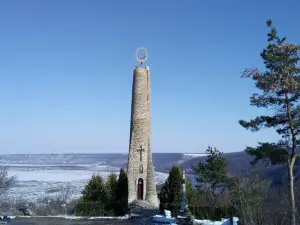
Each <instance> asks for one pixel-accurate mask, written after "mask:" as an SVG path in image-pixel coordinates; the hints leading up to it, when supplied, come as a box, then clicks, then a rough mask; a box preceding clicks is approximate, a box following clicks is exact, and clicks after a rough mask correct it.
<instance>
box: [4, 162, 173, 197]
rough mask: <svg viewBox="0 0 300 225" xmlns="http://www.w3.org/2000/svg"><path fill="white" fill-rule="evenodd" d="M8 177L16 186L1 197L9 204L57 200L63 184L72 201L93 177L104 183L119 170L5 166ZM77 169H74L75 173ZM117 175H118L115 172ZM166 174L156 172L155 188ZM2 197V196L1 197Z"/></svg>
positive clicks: (79, 167)
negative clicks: (14, 181)
mask: <svg viewBox="0 0 300 225" xmlns="http://www.w3.org/2000/svg"><path fill="white" fill-rule="evenodd" d="M8 166H9V167H10V170H9V175H10V176H16V178H17V183H16V185H15V186H14V187H13V188H11V189H10V190H9V191H8V192H7V194H6V195H5V196H4V198H5V200H11V201H20V200H25V201H31V202H32V201H36V200H38V199H42V198H45V197H49V196H57V195H58V194H59V193H60V192H61V190H62V189H63V187H65V185H66V183H68V184H69V185H70V186H71V189H72V192H73V195H72V198H79V197H80V196H81V192H82V190H83V188H84V186H85V185H86V183H87V182H88V180H89V179H90V178H91V176H92V175H93V174H100V175H101V176H102V177H103V179H107V177H108V176H109V175H110V174H111V173H112V172H115V171H119V168H116V167H110V166H93V165H91V166H89V165H85V168H82V165H78V167H76V166H73V168H72V169H66V168H69V167H62V166H57V165H53V166H52V165H42V164H40V165H26V166H24V164H18V165H16V164H15V165H8ZM76 168H77V169H76ZM115 173H116V174H118V172H115ZM167 177H168V174H166V173H161V172H156V182H157V184H162V183H163V182H165V180H166V179H167ZM2 197H3V196H2Z"/></svg>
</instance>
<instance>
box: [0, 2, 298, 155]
mask: <svg viewBox="0 0 300 225" xmlns="http://www.w3.org/2000/svg"><path fill="white" fill-rule="evenodd" d="M299 12H300V1H298V0H286V1H275V0H252V1H250V0H248V1H246V0H245V1H242V0H232V1H230V0H227V1H224V0H219V1H214V0H209V1H208V0H193V1H192V0H188V1H183V0H182V1H176V0H163V1H162V0H151V1H141V0H140V1H135V0H128V1H123V0H119V1H116V0H109V1H108V0H107V1H104V0H89V1H79V0H52V1H38V0H34V1H33V0H27V1H21V0H19V1H16V0H9V1H1V2H0V78H1V79H0V153H68V152H81V153H84V152H87V153H107V152H122V153H126V152H127V151H128V142H129V123H130V103H131V85H132V72H133V69H134V66H135V65H137V62H136V61H135V56H134V54H135V50H136V48H137V47H139V46H145V47H146V48H147V49H148V52H149V60H148V61H147V64H149V65H150V68H151V79H152V80H151V82H152V83H151V85H152V133H153V137H152V140H153V152H204V151H205V149H206V148H207V146H208V145H212V146H216V147H218V148H219V150H221V151H223V152H233V151H242V150H244V148H245V146H246V145H248V146H252V145H255V144H256V143H257V142H258V141H274V140H277V138H278V136H277V134H275V132H273V131H271V130H265V131H261V132H259V133H251V132H250V131H247V130H245V129H244V128H242V127H241V126H240V125H239V124H238V120H239V119H248V118H252V117H254V116H256V115H258V114H259V113H261V112H264V111H263V110H260V109H257V108H253V107H251V106H249V97H250V95H251V94H252V93H253V92H254V91H255V89H254V87H253V86H254V85H253V83H252V82H251V81H250V80H242V79H241V78H240V72H242V71H243V70H244V68H245V67H252V66H258V67H259V68H263V64H262V60H261V58H260V52H261V51H262V49H263V48H264V47H265V46H266V43H267V36H266V34H267V32H268V29H267V27H266V23H265V22H266V20H267V19H269V18H272V19H273V22H274V25H275V26H276V27H277V29H278V31H279V33H280V34H282V35H284V36H287V38H288V40H289V41H291V42H296V43H300V29H299V28H300V24H299V22H300V13H299Z"/></svg>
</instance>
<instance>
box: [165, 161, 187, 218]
mask: <svg viewBox="0 0 300 225" xmlns="http://www.w3.org/2000/svg"><path fill="white" fill-rule="evenodd" d="M182 183H183V179H182V171H181V169H180V167H179V165H174V166H173V167H172V169H171V170H170V173H169V177H168V179H167V180H166V182H165V183H164V185H163V187H162V189H161V192H160V207H161V210H163V209H168V210H171V211H172V212H174V211H176V210H178V209H179V208H180V203H181V193H182Z"/></svg>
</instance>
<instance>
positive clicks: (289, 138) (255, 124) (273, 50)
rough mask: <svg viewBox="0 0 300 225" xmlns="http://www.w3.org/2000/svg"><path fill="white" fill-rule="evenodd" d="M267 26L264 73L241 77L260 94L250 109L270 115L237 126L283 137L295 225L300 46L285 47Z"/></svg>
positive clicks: (251, 72) (246, 73)
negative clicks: (268, 30)
mask: <svg viewBox="0 0 300 225" xmlns="http://www.w3.org/2000/svg"><path fill="white" fill-rule="evenodd" d="M267 26H268V27H269V28H270V32H269V33H268V46H267V47H266V48H265V49H264V50H263V51H262V53H261V57H262V59H263V61H264V64H265V68H266V69H265V71H263V72H260V71H259V70H258V69H256V68H255V69H246V70H245V71H244V72H243V74H242V77H250V78H252V80H253V81H254V82H255V86H256V88H258V89H259V93H255V94H253V95H252V97H251V98H250V103H251V105H253V106H256V107H259V108H260V107H263V108H267V109H268V110H269V112H270V114H269V115H263V116H258V117H256V118H255V119H252V120H250V121H248V122H247V121H244V120H240V121H239V123H240V124H241V125H242V126H243V127H245V128H246V129H250V130H251V131H258V130H260V129H261V128H274V129H275V130H276V131H277V133H278V134H279V135H281V136H282V140H281V141H280V142H279V143H278V144H279V146H280V147H285V148H286V151H287V152H289V156H288V160H287V164H288V174H289V186H290V203H291V207H290V208H291V224H292V225H296V206H295V194H294V171H293V168H294V165H295V162H296V158H297V155H296V149H297V146H298V145H299V136H300V120H299V119H300V106H299V100H300V82H299V81H300V76H299V75H300V68H299V61H300V45H297V44H290V43H287V42H286V38H285V37H284V38H280V37H279V36H278V34H277V31H276V29H275V27H273V25H272V21H271V20H268V21H267ZM268 147H270V146H268ZM276 148H277V147H276ZM276 148H275V149H276ZM261 150H262V148H258V151H257V152H256V153H257V154H258V155H259V154H261V153H262V152H263V151H261ZM272 152H274V151H272ZM252 153H253V151H252ZM254 153H255V152H254ZM257 154H256V155H257ZM265 155H266V154H265Z"/></svg>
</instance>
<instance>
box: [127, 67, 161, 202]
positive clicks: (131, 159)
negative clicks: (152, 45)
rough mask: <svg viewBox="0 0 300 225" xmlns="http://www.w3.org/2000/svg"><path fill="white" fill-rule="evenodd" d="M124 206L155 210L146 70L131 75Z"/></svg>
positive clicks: (148, 72)
mask: <svg viewBox="0 0 300 225" xmlns="http://www.w3.org/2000/svg"><path fill="white" fill-rule="evenodd" d="M127 174H128V203H132V202H133V201H135V200H144V201H146V202H148V203H150V204H151V205H153V206H155V207H158V199H157V194H156V182H155V174H154V168H153V163H152V152H151V95H150V69H149V67H143V66H139V67H135V69H134V72H133V85H132V102H131V122H130V140H129V154H128V168H127Z"/></svg>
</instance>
